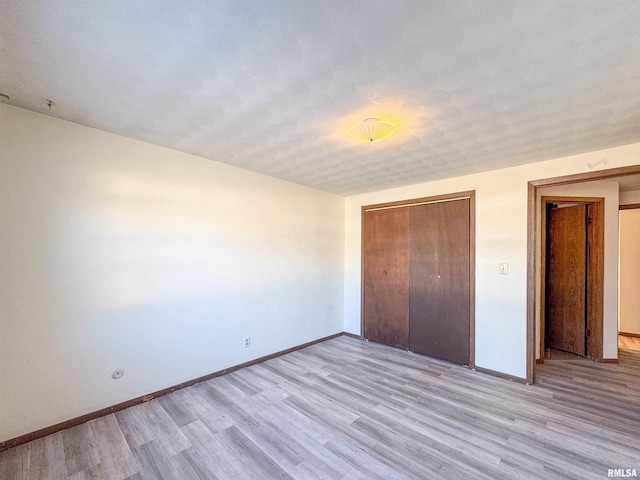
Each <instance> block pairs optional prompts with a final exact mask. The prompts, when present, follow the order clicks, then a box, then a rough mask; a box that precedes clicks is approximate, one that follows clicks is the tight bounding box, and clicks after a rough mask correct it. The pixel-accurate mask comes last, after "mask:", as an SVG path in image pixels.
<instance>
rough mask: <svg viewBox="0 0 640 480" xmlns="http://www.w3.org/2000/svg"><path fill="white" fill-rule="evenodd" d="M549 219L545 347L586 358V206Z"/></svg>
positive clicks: (561, 211)
mask: <svg viewBox="0 0 640 480" xmlns="http://www.w3.org/2000/svg"><path fill="white" fill-rule="evenodd" d="M547 218H548V220H547V223H548V233H547V271H546V276H545V277H546V289H545V293H546V298H545V307H546V313H545V315H546V316H545V346H546V347H547V348H557V349H559V350H564V351H566V352H571V353H576V354H578V355H586V335H585V334H586V325H585V324H586V316H585V315H586V301H587V299H586V291H587V283H586V282H587V205H574V206H570V207H561V208H550V209H549V213H548V217H547Z"/></svg>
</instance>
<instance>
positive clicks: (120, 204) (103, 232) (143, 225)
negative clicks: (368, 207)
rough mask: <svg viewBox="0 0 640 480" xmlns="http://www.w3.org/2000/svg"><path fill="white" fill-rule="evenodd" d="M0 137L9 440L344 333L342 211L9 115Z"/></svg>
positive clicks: (320, 197) (1, 404)
mask: <svg viewBox="0 0 640 480" xmlns="http://www.w3.org/2000/svg"><path fill="white" fill-rule="evenodd" d="M0 126H1V128H0V155H1V158H0V255H1V262H0V342H1V343H0V441H2V440H7V439H10V438H13V437H16V436H18V435H21V434H24V433H27V432H31V431H34V430H37V429H40V428H43V427H46V426H49V425H52V424H55V423H58V422H61V421H64V420H68V419H70V418H73V417H77V416H79V415H82V414H85V413H88V412H92V411H95V410H98V409H101V408H104V407H107V406H110V405H113V404H116V403H119V402H122V401H125V400H128V399H131V398H134V397H137V396H140V395H143V394H146V393H150V392H153V391H156V390H159V389H162V388H165V387H168V386H171V385H175V384H177V383H180V382H183V381H186V380H190V379H193V378H196V377H199V376H202V375H206V374H208V373H211V372H215V371H218V370H221V369H224V368H226V367H229V366H233V365H237V364H239V363H242V362H246V361H249V360H251V359H254V358H257V357H260V356H263V355H267V354H270V353H274V352H276V351H279V350H282V349H286V348H289V347H292V346H295V345H299V344H302V343H305V342H308V341H311V340H315V339H318V338H321V337H323V336H326V335H330V334H334V333H337V332H340V331H342V328H343V311H342V309H343V279H344V277H343V261H344V250H343V240H344V198H342V197H339V196H335V195H331V194H327V193H322V192H319V191H316V190H312V189H309V188H305V187H302V186H298V185H294V184H291V183H287V182H284V181H279V180H276V179H273V178H270V177H266V176H263V175H259V174H255V173H251V172H247V171H244V170H241V169H237V168H233V167H229V166H226V165H223V164H219V163H216V162H213V161H209V160H205V159H202V158H198V157H195V156H191V155H187V154H182V153H178V152H175V151H171V150H168V149H164V148H160V147H156V146H153V145H149V144H145V143H142V142H138V141H134V140H131V139H127V138H124V137H119V136H116V135H112V134H108V133H105V132H101V131H98V130H95V129H91V128H87V127H83V126H79V125H76V124H72V123H69V122H65V121H61V120H57V119H54V118H51V117H47V116H43V115H39V114H35V113H32V112H28V111H26V110H22V109H18V108H14V107H10V106H8V105H0ZM247 335H250V336H251V347H250V348H248V349H245V348H243V345H242V338H243V337H244V336H247ZM115 368H124V369H125V375H124V377H123V378H122V379H120V380H117V381H114V380H112V379H111V378H110V373H111V372H112V370H114V369H115Z"/></svg>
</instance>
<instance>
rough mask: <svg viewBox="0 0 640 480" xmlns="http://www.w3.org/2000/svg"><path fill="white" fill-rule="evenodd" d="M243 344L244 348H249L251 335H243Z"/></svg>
mask: <svg viewBox="0 0 640 480" xmlns="http://www.w3.org/2000/svg"><path fill="white" fill-rule="evenodd" d="M243 345H244V348H249V347H250V346H251V337H244V339H243Z"/></svg>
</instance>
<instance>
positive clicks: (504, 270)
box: [498, 263, 509, 275]
mask: <svg viewBox="0 0 640 480" xmlns="http://www.w3.org/2000/svg"><path fill="white" fill-rule="evenodd" d="M498 272H499V273H500V275H509V264H508V263H499V264H498Z"/></svg>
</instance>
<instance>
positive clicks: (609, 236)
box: [535, 182, 619, 358]
mask: <svg viewBox="0 0 640 480" xmlns="http://www.w3.org/2000/svg"><path fill="white" fill-rule="evenodd" d="M537 193H538V198H537V203H536V236H537V238H542V233H541V231H540V230H541V227H540V224H541V216H542V207H541V200H540V199H541V198H542V197H543V196H547V197H596V198H604V279H603V280H604V285H603V287H604V296H603V312H602V313H603V321H602V329H603V330H602V333H603V335H602V355H603V358H618V198H619V185H618V183H617V182H584V183H577V184H574V185H561V186H557V187H546V188H539V189H538V191H537ZM537 247H538V248H536V269H537V271H538V272H540V268H541V267H540V265H541V258H542V251H541V249H540V243H538V244H537ZM536 282H537V288H538V290H537V291H538V292H540V291H541V285H540V275H538V277H537V279H536ZM541 316H542V313H541V312H540V294H538V295H536V332H537V333H536V334H537V335H538V336H537V337H536V343H535V345H536V358H540V337H539V335H540V320H541Z"/></svg>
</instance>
